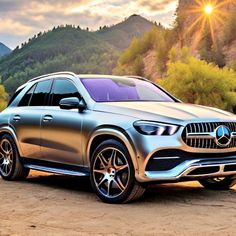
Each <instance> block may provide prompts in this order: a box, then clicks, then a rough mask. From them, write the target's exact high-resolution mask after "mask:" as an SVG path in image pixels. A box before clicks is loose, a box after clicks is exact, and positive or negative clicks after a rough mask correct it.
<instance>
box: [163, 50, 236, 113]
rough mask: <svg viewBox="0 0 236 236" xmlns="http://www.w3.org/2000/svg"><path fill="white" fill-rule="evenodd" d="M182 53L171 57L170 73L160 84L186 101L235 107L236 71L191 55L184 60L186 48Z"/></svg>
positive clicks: (213, 105) (220, 106)
mask: <svg viewBox="0 0 236 236" xmlns="http://www.w3.org/2000/svg"><path fill="white" fill-rule="evenodd" d="M184 50H186V49H184ZM185 53H186V52H185ZM180 54H181V55H180V57H179V59H177V60H176V61H175V62H172V61H169V63H168V70H167V77H166V78H165V79H164V80H163V81H162V82H161V85H162V86H163V87H165V88H166V89H167V90H169V91H170V92H171V93H172V94H174V95H175V96H176V97H178V98H179V99H181V100H182V101H184V102H187V103H195V104H201V105H207V106H212V107H218V108H221V109H227V110H231V111H232V110H233V106H234V105H235V104H236V103H235V92H233V91H234V88H236V74H235V72H233V71H232V70H231V69H229V68H226V67H225V68H223V69H220V68H219V67H218V66H215V65H214V64H209V63H207V62H206V61H203V60H199V59H197V58H194V57H192V56H190V55H189V56H188V57H186V56H185V60H182V59H181V57H182V54H183V50H182V52H181V53H180ZM186 59H187V60H186Z"/></svg>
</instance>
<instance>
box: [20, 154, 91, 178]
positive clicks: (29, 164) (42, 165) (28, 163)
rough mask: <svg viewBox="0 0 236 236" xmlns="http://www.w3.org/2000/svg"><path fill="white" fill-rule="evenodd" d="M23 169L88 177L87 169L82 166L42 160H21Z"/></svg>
mask: <svg viewBox="0 0 236 236" xmlns="http://www.w3.org/2000/svg"><path fill="white" fill-rule="evenodd" d="M21 160H22V162H23V165H24V167H25V168H28V169H31V170H38V171H43V172H49V173H55V174H62V175H72V176H84V177H85V176H89V175H90V174H89V168H88V167H84V166H74V165H67V164H62V163H55V162H48V161H43V160H35V159H29V158H22V159H21Z"/></svg>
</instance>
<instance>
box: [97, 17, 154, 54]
mask: <svg viewBox="0 0 236 236" xmlns="http://www.w3.org/2000/svg"><path fill="white" fill-rule="evenodd" d="M152 27H153V23H152V22H150V21H148V20H147V19H145V18H144V17H142V16H139V15H135V14H134V15H132V16H130V17H129V18H128V19H126V20H125V21H123V22H121V23H119V24H117V25H114V26H112V27H109V28H107V27H105V28H104V29H101V30H99V31H97V32H96V34H98V35H99V36H100V38H101V39H103V40H105V41H106V42H108V43H110V44H112V45H113V46H115V47H116V48H117V49H119V50H124V49H125V48H127V47H128V46H129V44H130V42H131V40H132V38H133V37H140V36H141V35H142V34H143V33H144V32H146V31H148V30H150V29H151V28H152Z"/></svg>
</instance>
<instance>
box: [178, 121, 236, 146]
mask: <svg viewBox="0 0 236 236" xmlns="http://www.w3.org/2000/svg"><path fill="white" fill-rule="evenodd" d="M221 125H224V126H226V127H228V128H229V129H230V131H231V132H236V123H235V122H204V123H190V124H188V125H187V126H186V127H185V128H184V130H183V133H182V139H183V141H184V142H185V144H187V145H188V146H190V147H193V148H208V149H222V147H220V146H218V145H217V144H216V142H215V139H214V138H208V137H207V134H208V133H213V132H214V131H215V129H216V128H217V127H218V126H221ZM190 133H191V134H198V133H201V134H202V135H201V137H197V136H195V137H193V138H187V136H188V134H190ZM204 134H206V137H204ZM234 147H236V137H232V140H231V142H230V144H229V145H228V146H226V147H224V148H234Z"/></svg>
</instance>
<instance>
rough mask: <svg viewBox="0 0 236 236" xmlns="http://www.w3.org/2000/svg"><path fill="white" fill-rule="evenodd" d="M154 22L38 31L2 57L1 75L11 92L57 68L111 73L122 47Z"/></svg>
mask: <svg viewBox="0 0 236 236" xmlns="http://www.w3.org/2000/svg"><path fill="white" fill-rule="evenodd" d="M152 25H153V24H152V23H151V22H149V21H147V20H145V19H144V18H142V17H141V16H136V15H135V16H131V17H129V18H128V19H126V20H125V21H123V22H122V23H120V24H118V25H115V26H112V27H105V28H102V29H100V30H99V31H96V32H89V31H88V30H82V29H80V28H79V27H75V26H72V25H66V26H60V27H57V28H56V27H54V28H53V30H51V31H48V32H44V33H39V34H38V35H35V36H34V37H33V38H31V39H29V41H28V42H27V43H23V44H22V45H21V47H17V48H16V49H15V50H14V51H13V52H12V53H11V54H10V55H8V56H6V57H4V58H2V59H1V58H0V77H1V78H2V83H3V85H4V86H5V88H6V90H7V92H8V93H10V94H12V93H13V92H14V91H15V89H16V88H17V87H18V86H19V85H21V84H22V83H24V82H25V81H27V80H29V79H30V78H32V77H35V76H38V75H42V74H45V73H51V72H56V71H63V70H70V71H73V72H75V73H98V74H111V73H112V70H113V68H114V67H115V65H116V62H117V59H118V56H119V54H120V51H121V50H122V48H124V47H127V46H128V45H129V44H130V42H131V40H132V38H133V37H134V36H137V37H139V36H141V35H142V34H143V32H145V31H148V30H149V29H150V27H151V26H152Z"/></svg>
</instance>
